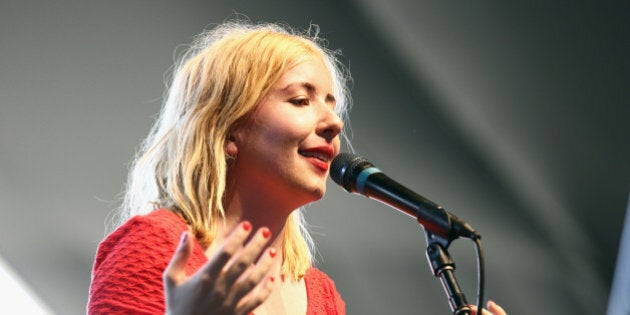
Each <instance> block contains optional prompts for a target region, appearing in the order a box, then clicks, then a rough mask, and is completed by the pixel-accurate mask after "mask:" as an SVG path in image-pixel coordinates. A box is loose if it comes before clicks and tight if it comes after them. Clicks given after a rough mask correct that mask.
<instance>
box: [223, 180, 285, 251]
mask: <svg viewBox="0 0 630 315" xmlns="http://www.w3.org/2000/svg"><path fill="white" fill-rule="evenodd" d="M243 191H245V192H248V193H243ZM284 199H286V198H284ZM282 200H283V198H271V197H265V196H262V195H260V194H256V193H255V191H254V190H249V189H229V190H228V192H227V193H226V195H225V199H224V207H225V214H226V225H225V230H223V227H221V228H220V230H219V233H218V235H227V234H228V233H230V231H232V229H234V227H235V226H236V225H237V224H239V223H240V222H242V221H245V220H247V221H249V222H251V223H252V225H253V227H254V231H256V230H257V229H259V228H262V227H267V228H269V230H270V231H271V235H272V236H271V240H270V242H269V246H271V247H274V248H276V250H278V251H279V252H282V250H283V248H282V245H283V244H282V234H283V232H284V228H285V224H286V221H287V219H288V218H289V216H290V215H291V214H292V213H293V211H294V210H295V208H292V206H291V205H288V204H282V202H279V201H282Z"/></svg>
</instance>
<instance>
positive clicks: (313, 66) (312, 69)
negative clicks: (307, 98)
mask: <svg viewBox="0 0 630 315" xmlns="http://www.w3.org/2000/svg"><path fill="white" fill-rule="evenodd" d="M295 86H301V87H303V88H307V89H311V90H313V91H316V92H318V93H324V94H331V95H334V93H333V92H334V90H335V86H334V81H333V78H332V75H331V73H330V70H329V69H328V67H326V66H325V64H324V63H323V62H322V61H320V60H317V59H308V60H306V61H304V62H301V63H299V64H297V65H296V66H294V67H292V68H290V69H289V70H288V71H287V72H285V73H284V74H283V75H282V76H281V77H280V79H279V80H278V81H277V82H276V84H274V87H273V89H274V90H278V89H281V90H283V89H290V88H292V87H295Z"/></svg>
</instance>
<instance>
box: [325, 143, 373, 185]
mask: <svg viewBox="0 0 630 315" xmlns="http://www.w3.org/2000/svg"><path fill="white" fill-rule="evenodd" d="M369 167H374V165H372V163H370V162H368V160H366V159H365V158H363V157H360V156H358V155H355V154H352V153H344V152H342V153H339V154H338V155H337V156H336V157H335V159H334V160H333V161H332V163H331V164H330V178H332V180H333V181H334V182H335V183H337V185H339V186H341V187H343V188H344V189H345V190H347V191H348V192H356V191H357V189H356V184H357V177H358V176H359V173H361V171H363V170H365V169H366V168H369Z"/></svg>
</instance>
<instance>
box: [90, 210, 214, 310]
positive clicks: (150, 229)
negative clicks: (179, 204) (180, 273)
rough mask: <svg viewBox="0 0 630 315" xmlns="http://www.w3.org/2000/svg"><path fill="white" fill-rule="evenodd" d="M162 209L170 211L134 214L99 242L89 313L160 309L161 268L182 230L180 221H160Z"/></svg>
mask: <svg viewBox="0 0 630 315" xmlns="http://www.w3.org/2000/svg"><path fill="white" fill-rule="evenodd" d="M164 215H169V214H162V216H160V215H157V216H156V215H147V216H137V217H134V218H132V219H130V220H129V221H128V222H126V223H125V224H124V225H122V226H121V227H119V228H118V229H117V230H116V231H114V232H113V233H112V234H110V235H109V236H108V237H107V238H106V239H105V240H104V241H103V242H101V244H100V245H99V247H98V250H97V254H96V259H95V262H94V269H93V271H92V283H91V286H90V296H89V301H88V314H164V309H165V305H164V289H163V283H162V273H163V271H164V269H165V268H166V266H167V265H168V263H169V261H170V259H171V257H172V255H173V253H174V251H175V249H176V248H177V244H178V241H179V237H180V235H181V233H182V232H183V231H185V230H186V225H185V224H184V223H183V222H178V221H174V222H173V221H172V220H171V222H168V221H165V220H164V217H163V216H164ZM170 215H173V214H172V213H171V214H170ZM173 216H174V215H173ZM193 258H194V257H193ZM197 260H199V258H197ZM201 263H202V262H193V264H196V265H200V264H201ZM190 265H191V261H189V267H190ZM192 269H193V268H187V271H189V273H190V272H192V271H193V270H192Z"/></svg>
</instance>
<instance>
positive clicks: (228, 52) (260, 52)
mask: <svg viewBox="0 0 630 315" xmlns="http://www.w3.org/2000/svg"><path fill="white" fill-rule="evenodd" d="M318 33H319V29H318V27H317V26H314V25H313V26H311V27H310V28H309V29H308V30H306V31H303V32H297V31H295V30H293V29H291V28H289V27H287V26H283V25H278V24H251V23H247V22H241V21H231V22H226V23H224V24H221V25H219V26H217V27H215V28H213V29H212V30H210V31H205V32H203V33H202V34H200V35H198V36H197V37H196V38H195V41H194V42H193V44H192V45H191V46H190V47H189V48H188V49H187V50H186V51H185V52H184V53H183V54H182V55H181V57H180V58H178V61H176V63H175V65H174V67H173V72H172V81H171V83H170V84H169V86H168V88H167V89H166V94H165V101H164V103H163V106H162V110H161V112H160V115H159V117H158V119H157V120H156V122H155V124H154V126H153V128H152V129H151V131H150V133H149V135H148V137H147V138H146V139H145V140H144V141H143V142H142V145H141V148H140V150H139V152H138V153H137V154H136V157H135V159H134V162H133V164H132V167H131V170H130V173H129V177H128V182H127V187H126V192H125V197H124V202H123V205H122V206H121V209H120V211H119V212H118V217H117V218H115V219H116V222H115V224H116V225H119V224H122V222H124V221H126V220H128V219H129V218H131V217H132V216H134V215H138V214H146V213H148V212H150V211H152V210H154V209H157V208H166V209H170V210H171V211H173V212H175V213H176V214H178V215H179V216H180V217H182V218H183V219H184V220H185V221H186V222H187V224H188V225H189V226H190V228H191V230H192V232H193V233H194V234H195V236H196V238H197V240H198V241H199V243H200V244H201V245H202V246H204V247H206V246H209V245H210V243H212V241H213V239H214V238H215V237H216V233H217V227H218V224H223V223H224V222H225V221H224V219H225V210H224V207H223V206H224V205H223V197H224V193H225V187H226V181H227V179H226V174H227V168H228V166H227V164H228V162H227V159H228V158H229V157H228V156H227V155H226V152H225V151H224V147H225V141H226V139H227V137H228V135H229V134H230V132H231V131H232V130H234V128H235V127H236V126H238V124H239V123H241V122H243V121H245V120H246V119H247V117H248V115H249V114H250V113H252V112H253V111H254V109H255V108H256V106H257V104H258V103H259V102H260V101H261V100H262V99H263V97H265V95H266V94H267V93H268V92H269V90H270V88H271V87H272V86H273V85H274V84H275V83H276V82H277V81H278V80H279V79H280V77H282V75H283V74H284V73H286V72H287V71H288V70H290V69H291V68H293V67H295V66H296V65H298V64H300V63H301V62H304V61H306V60H308V59H312V58H316V59H319V60H322V61H323V62H324V64H325V65H326V66H327V68H328V70H329V71H330V74H331V76H332V78H333V81H334V82H333V85H334V86H333V89H334V90H333V92H334V94H335V98H336V99H337V105H336V111H337V114H338V115H339V116H340V117H341V118H342V120H345V119H346V114H347V111H348V109H349V106H350V97H349V93H348V87H347V84H348V80H350V76H349V73H348V72H347V70H346V68H345V67H344V66H343V65H342V64H341V63H340V62H339V60H338V59H337V56H338V55H339V52H338V51H331V50H328V49H327V48H326V45H325V42H324V41H323V40H322V39H320V38H319V37H318ZM282 241H283V251H284V252H283V257H284V261H283V266H282V270H283V273H284V274H287V275H290V276H292V278H293V279H300V278H301V277H302V276H303V275H304V274H305V272H306V269H307V268H308V267H310V266H311V263H312V251H313V249H314V248H313V243H312V240H311V238H310V236H309V234H308V231H307V230H306V227H305V222H304V221H303V217H302V215H301V213H300V211H299V210H298V211H294V212H293V213H292V215H291V216H290V217H289V219H288V220H287V222H286V226H285V229H284V234H283V235H282Z"/></svg>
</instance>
